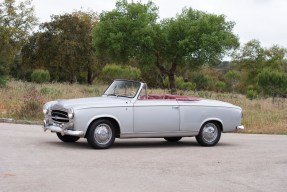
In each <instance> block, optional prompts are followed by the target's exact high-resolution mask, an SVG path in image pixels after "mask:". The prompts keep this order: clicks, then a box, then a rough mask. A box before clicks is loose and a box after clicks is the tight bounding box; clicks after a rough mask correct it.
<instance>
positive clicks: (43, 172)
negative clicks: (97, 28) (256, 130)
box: [0, 123, 287, 192]
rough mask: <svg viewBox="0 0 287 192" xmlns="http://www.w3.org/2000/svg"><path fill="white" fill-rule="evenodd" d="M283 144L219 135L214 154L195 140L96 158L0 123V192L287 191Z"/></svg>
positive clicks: (146, 143) (131, 142) (35, 130)
mask: <svg viewBox="0 0 287 192" xmlns="http://www.w3.org/2000/svg"><path fill="white" fill-rule="evenodd" d="M286 178H287V136H278V135H245V134H223V135H222V138H221V141H220V143H219V144H218V145H217V146H215V147H211V148H206V147H199V146H198V145H197V143H196V141H195V139H194V138H184V139H183V140H182V141H181V142H179V143H176V144H170V143H167V142H165V141H164V140H163V139H128V140H119V139H118V140H116V142H115V144H114V146H113V148H111V149H108V150H93V149H91V148H90V147H89V146H88V144H87V142H86V140H85V139H81V140H79V141H78V142H77V143H73V144H67V143H62V142H60V141H59V140H58V138H57V137H56V135H55V134H52V133H49V132H45V133H44V132H43V131H42V129H41V126H35V125H15V124H3V123H2V124H1V123H0V191H1V192H10V191H11V192H18V191H19V192H20V191H21V192H26V191H27V192H34V191H35V192H46V191H53V192H56V191H61V192H65V191H67V192H68V191H69V192H72V191H81V192H83V191H107V192H109V191H112V192H117V191H123V192H129V191H131V192H137V191H145V192H146V191H147V192H153V191H155V192H161V191H166V192H170V191H189V192H191V191H202V192H209V191H212V192H213V191H218V192H223V191H240V192H242V191H244V192H246V191H266V192H267V191H268V192H270V191H276V192H280V191H282V192H283V191H284V192H286V191H287V181H286Z"/></svg>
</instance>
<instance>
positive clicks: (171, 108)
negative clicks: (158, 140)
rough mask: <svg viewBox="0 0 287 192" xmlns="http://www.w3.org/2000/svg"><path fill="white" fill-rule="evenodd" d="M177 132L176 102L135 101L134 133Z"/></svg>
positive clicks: (177, 111) (177, 106)
mask: <svg viewBox="0 0 287 192" xmlns="http://www.w3.org/2000/svg"><path fill="white" fill-rule="evenodd" d="M175 131H179V105H178V102H177V101H176V100H137V101H136V102H135V103H134V132H135V133H139V132H175Z"/></svg>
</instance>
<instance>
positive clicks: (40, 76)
mask: <svg viewBox="0 0 287 192" xmlns="http://www.w3.org/2000/svg"><path fill="white" fill-rule="evenodd" d="M31 80H32V81H33V82H36V83H45V82H49V81H50V73H49V71H48V70H42V69H36V70H34V71H33V73H32V74H31Z"/></svg>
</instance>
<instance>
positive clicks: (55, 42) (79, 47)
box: [22, 11, 97, 83]
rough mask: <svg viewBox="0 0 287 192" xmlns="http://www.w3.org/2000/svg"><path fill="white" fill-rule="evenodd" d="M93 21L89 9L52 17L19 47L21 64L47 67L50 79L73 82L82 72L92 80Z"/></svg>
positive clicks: (93, 65) (95, 18) (93, 16)
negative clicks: (23, 45) (20, 49)
mask: <svg viewBox="0 0 287 192" xmlns="http://www.w3.org/2000/svg"><path fill="white" fill-rule="evenodd" d="M96 22H97V17H96V15H95V14H94V13H92V12H82V11H77V12H73V13H71V14H64V15H54V16H52V17H51V21H50V22H46V23H43V24H42V25H41V26H40V27H41V30H42V31H41V32H38V33H35V34H34V35H33V36H32V37H31V38H30V39H29V42H28V43H27V44H26V45H25V47H24V48H23V50H22V53H23V63H24V64H25V65H27V66H29V67H30V68H32V69H37V68H43V69H48V70H49V71H50V72H51V73H50V74H51V78H52V79H53V80H60V81H70V82H71V83H73V82H76V81H78V79H79V78H81V77H82V76H83V74H85V76H86V81H87V82H88V83H92V81H93V78H94V75H93V71H94V70H95V64H96V58H95V54H94V51H95V50H94V48H93V46H92V33H91V32H92V28H93V27H94V25H95V24H96Z"/></svg>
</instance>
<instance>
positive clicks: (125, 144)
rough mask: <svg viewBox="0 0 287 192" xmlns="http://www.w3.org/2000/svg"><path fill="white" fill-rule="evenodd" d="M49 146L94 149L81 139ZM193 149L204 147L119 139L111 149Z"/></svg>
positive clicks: (190, 144)
mask: <svg viewBox="0 0 287 192" xmlns="http://www.w3.org/2000/svg"><path fill="white" fill-rule="evenodd" d="M46 143H47V145H50V146H55V147H62V148H67V149H73V150H75V149H80V150H83V149H88V150H89V149H92V148H91V147H90V146H89V144H88V143H87V141H86V140H84V139H81V140H79V141H77V142H75V143H64V142H61V141H47V142H46ZM186 147H193V148H198V147H202V146H200V145H198V143H197V142H196V141H193V140H188V141H187V140H183V141H178V142H167V141H164V140H162V141H161V140H152V139H147V140H142V139H141V140H136V139H132V140H131V139H117V140H116V141H115V143H114V144H113V145H112V147H111V149H135V148H139V149H144V148H145V149H148V148H186ZM215 147H217V148H218V147H234V144H232V143H225V142H219V143H218V144H217V145H216V146H215Z"/></svg>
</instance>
